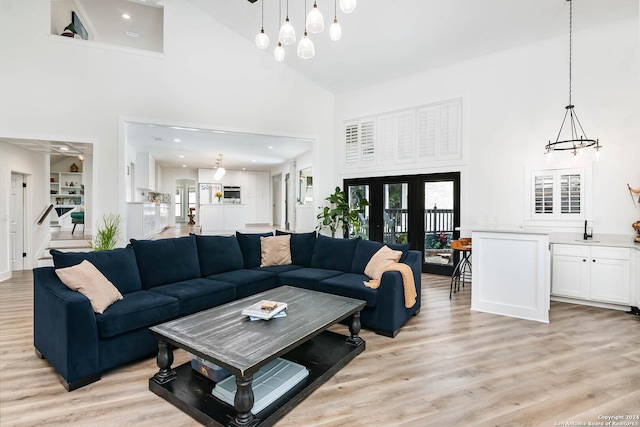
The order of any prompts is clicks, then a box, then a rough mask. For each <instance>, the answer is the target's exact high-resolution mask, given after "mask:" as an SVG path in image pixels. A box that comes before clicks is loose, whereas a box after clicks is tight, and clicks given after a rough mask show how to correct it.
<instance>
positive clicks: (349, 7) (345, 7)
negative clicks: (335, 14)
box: [340, 0, 356, 13]
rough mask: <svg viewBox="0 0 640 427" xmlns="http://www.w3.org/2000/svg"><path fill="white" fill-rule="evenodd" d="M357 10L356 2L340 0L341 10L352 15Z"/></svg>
mask: <svg viewBox="0 0 640 427" xmlns="http://www.w3.org/2000/svg"><path fill="white" fill-rule="evenodd" d="M355 9H356V0H340V10H342V11H343V12H344V13H351V12H353V11H354V10H355Z"/></svg>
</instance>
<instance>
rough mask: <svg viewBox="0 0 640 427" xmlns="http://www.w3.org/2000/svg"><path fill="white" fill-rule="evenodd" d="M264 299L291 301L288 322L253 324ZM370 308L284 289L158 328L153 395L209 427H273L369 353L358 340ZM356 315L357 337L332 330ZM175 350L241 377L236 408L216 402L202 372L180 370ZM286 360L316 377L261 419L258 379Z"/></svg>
mask: <svg viewBox="0 0 640 427" xmlns="http://www.w3.org/2000/svg"><path fill="white" fill-rule="evenodd" d="M260 300H273V301H282V302H286V303H287V304H288V306H289V307H288V309H287V316H286V317H281V318H274V319H271V320H268V321H263V320H259V321H250V320H249V319H248V318H247V317H246V316H243V315H241V314H240V312H241V311H242V309H244V308H245V307H248V306H249V305H251V304H253V303H255V302H258V301H260ZM364 305H365V303H364V301H360V300H356V299H352V298H346V297H341V296H337V295H331V294H325V293H321V292H315V291H310V290H306V289H300V288H294V287H290V286H282V287H279V288H276V289H272V290H269V291H266V292H262V293H260V294H256V295H253V296H251V297H248V298H244V299H241V300H238V301H234V302H232V303H229V304H225V305H222V306H219V307H215V308H212V309H210V310H205V311H202V312H199V313H196V314H193V315H190V316H187V317H183V318H181V319H178V320H174V321H171V322H167V323H163V324H161V325H158V326H154V327H152V328H150V331H151V333H152V334H153V335H154V336H156V338H157V339H158V358H157V363H158V367H159V368H160V370H159V371H158V372H157V373H156V374H155V375H154V376H153V377H152V378H150V379H149V389H150V390H151V391H152V392H154V393H155V394H157V395H158V396H161V397H163V398H164V399H166V400H168V401H169V402H171V403H172V404H174V405H176V406H177V407H178V408H180V409H181V410H182V411H184V412H186V413H187V414H189V415H191V416H192V417H193V418H195V419H196V420H198V421H200V422H201V423H203V424H206V425H212V426H228V425H231V426H256V425H258V424H259V425H261V426H267V425H272V424H274V423H275V422H276V421H277V420H279V419H280V418H282V417H283V416H284V415H285V414H286V413H287V412H289V411H290V410H291V409H292V408H293V407H294V406H295V405H297V404H298V403H300V402H301V401H302V400H303V399H304V398H306V397H307V396H309V395H310V394H311V393H312V392H313V391H314V390H315V389H317V388H318V387H319V386H320V385H322V384H323V383H324V382H326V381H327V380H328V379H329V378H330V377H331V376H332V375H334V374H335V373H336V372H337V371H339V370H340V369H341V368H342V367H343V366H345V365H346V364H347V363H348V362H349V361H351V360H352V359H353V358H354V357H356V356H357V355H358V354H360V353H362V352H363V351H364V349H365V342H364V340H362V338H360V337H359V336H358V333H359V332H360V310H362V308H363V307H364ZM349 316H351V321H350V324H349V332H350V335H349V336H347V335H342V334H338V333H335V332H332V331H328V330H327V328H329V327H330V326H331V325H334V324H336V323H338V322H340V321H341V320H343V319H346V318H347V317H349ZM172 346H175V347H179V348H183V349H185V350H186V351H188V352H190V353H192V354H195V355H197V356H199V357H201V358H203V359H205V360H207V361H210V362H212V363H215V364H216V365H219V366H222V367H224V368H226V369H227V370H229V371H230V372H231V373H232V374H233V375H235V377H236V386H237V389H236V395H235V401H234V406H233V407H231V406H230V405H228V404H226V403H224V402H222V401H220V400H218V399H217V398H215V397H213V396H212V395H211V389H212V387H213V385H214V383H213V381H211V380H209V379H207V378H205V377H203V376H201V375H200V374H197V373H196V372H195V371H194V370H193V369H192V368H191V365H190V363H185V364H183V365H181V366H178V367H177V368H172V367H171V364H172V363H173V351H172ZM281 356H282V357H283V358H285V359H287V360H290V361H292V362H296V363H299V364H301V365H304V366H305V367H307V369H308V370H309V376H308V377H307V378H306V379H304V380H303V381H301V382H300V383H299V384H298V385H297V386H295V387H293V388H292V389H291V390H289V391H288V392H287V393H285V394H284V395H283V396H282V397H281V398H279V399H278V400H276V401H275V402H274V403H272V404H271V405H269V406H267V407H266V408H265V409H263V410H262V411H261V412H259V413H258V414H255V415H254V414H252V413H251V408H252V407H253V401H254V396H253V390H252V388H251V383H252V379H253V374H254V373H256V372H257V371H258V369H259V368H260V367H261V366H263V365H265V364H267V363H268V362H270V361H272V360H274V359H276V358H277V357H281Z"/></svg>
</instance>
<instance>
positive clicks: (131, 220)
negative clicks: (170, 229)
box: [127, 202, 169, 240]
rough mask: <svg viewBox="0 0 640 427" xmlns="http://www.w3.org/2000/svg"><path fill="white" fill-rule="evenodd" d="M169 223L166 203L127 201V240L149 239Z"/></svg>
mask: <svg viewBox="0 0 640 427" xmlns="http://www.w3.org/2000/svg"><path fill="white" fill-rule="evenodd" d="M168 225H169V205H168V204H166V203H147V202H144V203H138V202H132V203H127V240H129V239H138V240H141V239H149V238H150V237H151V236H152V235H153V234H154V233H158V232H160V231H162V230H164V229H165V228H166V227H167V226H168Z"/></svg>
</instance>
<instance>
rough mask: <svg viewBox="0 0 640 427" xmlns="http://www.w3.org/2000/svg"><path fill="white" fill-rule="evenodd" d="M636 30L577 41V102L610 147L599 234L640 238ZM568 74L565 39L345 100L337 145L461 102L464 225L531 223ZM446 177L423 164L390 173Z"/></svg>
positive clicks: (597, 31)
mask: <svg viewBox="0 0 640 427" xmlns="http://www.w3.org/2000/svg"><path fill="white" fill-rule="evenodd" d="M638 28H639V25H638V16H635V17H632V18H630V19H627V20H623V21H618V22H615V23H613V24H608V25H603V26H600V27H596V28H591V29H589V30H585V31H580V32H576V31H574V35H573V36H574V38H573V40H574V44H573V103H574V104H575V105H576V108H575V110H576V113H578V116H579V118H580V120H581V122H582V125H583V127H584V128H585V131H586V132H587V135H588V136H589V137H590V138H599V139H600V142H601V144H602V145H603V146H604V148H603V149H602V156H601V160H600V162H599V163H596V164H594V166H593V182H594V188H593V201H594V207H593V218H589V220H593V221H595V222H596V225H595V226H594V230H595V233H596V234H597V233H621V234H633V230H632V229H631V223H633V222H634V221H635V220H637V215H638V210H637V209H635V208H634V207H633V204H632V203H631V200H629V194H628V191H627V189H626V183H627V182H630V183H632V182H635V183H636V186H637V185H638V184H637V183H639V182H640V168H638V161H639V160H640V142H639V141H640V121H639V120H638V118H639V117H640V98H639V96H638V94H639V92H640V88H639V79H638V76H639V75H640V43H639V37H638ZM567 73H568V49H567V38H566V37H561V38H554V39H549V40H546V41H542V42H538V43H535V44H531V45H526V46H523V47H520V48H517V49H512V50H509V51H504V52H500V53H497V54H492V55H487V56H483V57H480V58H477V59H473V60H470V61H466V62H463V63H459V64H455V65H453V66H449V67H445V68H441V69H436V70H432V71H427V72H423V73H419V74H415V75H411V76H407V77H405V78H402V79H398V80H393V81H389V82H385V83H383V84H379V85H375V86H371V87H367V88H364V89H361V90H357V91H353V92H350V93H345V94H342V95H340V96H338V97H337V100H336V132H337V134H336V139H341V138H342V132H343V122H344V121H345V120H350V119H354V118H358V117H364V116H368V115H373V114H379V113H384V112H388V111H394V110H399V109H403V108H408V107H413V106H419V105H424V104H428V103H431V102H437V101H442V100H447V99H452V98H456V97H463V98H464V107H463V116H464V119H463V120H464V127H465V129H464V138H465V141H464V144H465V145H464V147H465V148H466V149H467V150H468V152H467V153H466V154H465V158H466V160H467V166H463V167H461V168H458V169H460V170H461V176H462V200H461V210H462V211H461V217H462V218H461V220H462V224H463V225H465V226H477V225H499V224H500V225H523V221H524V219H525V210H524V206H525V200H524V195H525V191H524V190H525V185H527V183H526V182H525V170H527V169H531V168H544V167H545V162H544V155H543V152H544V145H545V144H546V143H547V141H548V140H549V139H552V140H555V137H556V135H557V132H558V129H559V128H560V123H561V121H562V116H563V115H564V112H565V109H564V107H565V106H566V105H567V101H568V78H567V75H568V74H567ZM334 152H336V153H342V143H340V144H339V145H338V146H337V147H334ZM439 171H441V170H440V169H439V168H434V167H433V165H430V164H415V165H413V167H412V169H410V170H408V169H405V170H403V171H399V170H387V171H384V175H393V174H400V173H401V172H402V173H430V172H439ZM314 172H315V171H314ZM353 175H355V174H353ZM377 175H382V173H378V174H377ZM346 177H349V176H348V175H344V176H342V175H341V176H339V178H346Z"/></svg>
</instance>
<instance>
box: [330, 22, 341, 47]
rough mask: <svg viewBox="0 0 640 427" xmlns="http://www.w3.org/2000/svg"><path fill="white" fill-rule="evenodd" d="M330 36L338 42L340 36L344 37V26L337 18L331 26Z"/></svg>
mask: <svg viewBox="0 0 640 427" xmlns="http://www.w3.org/2000/svg"><path fill="white" fill-rule="evenodd" d="M329 36H330V37H331V40H333V41H334V42H337V41H338V40H340V37H342V27H341V26H340V24H338V20H337V19H334V20H333V24H331V27H329Z"/></svg>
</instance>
